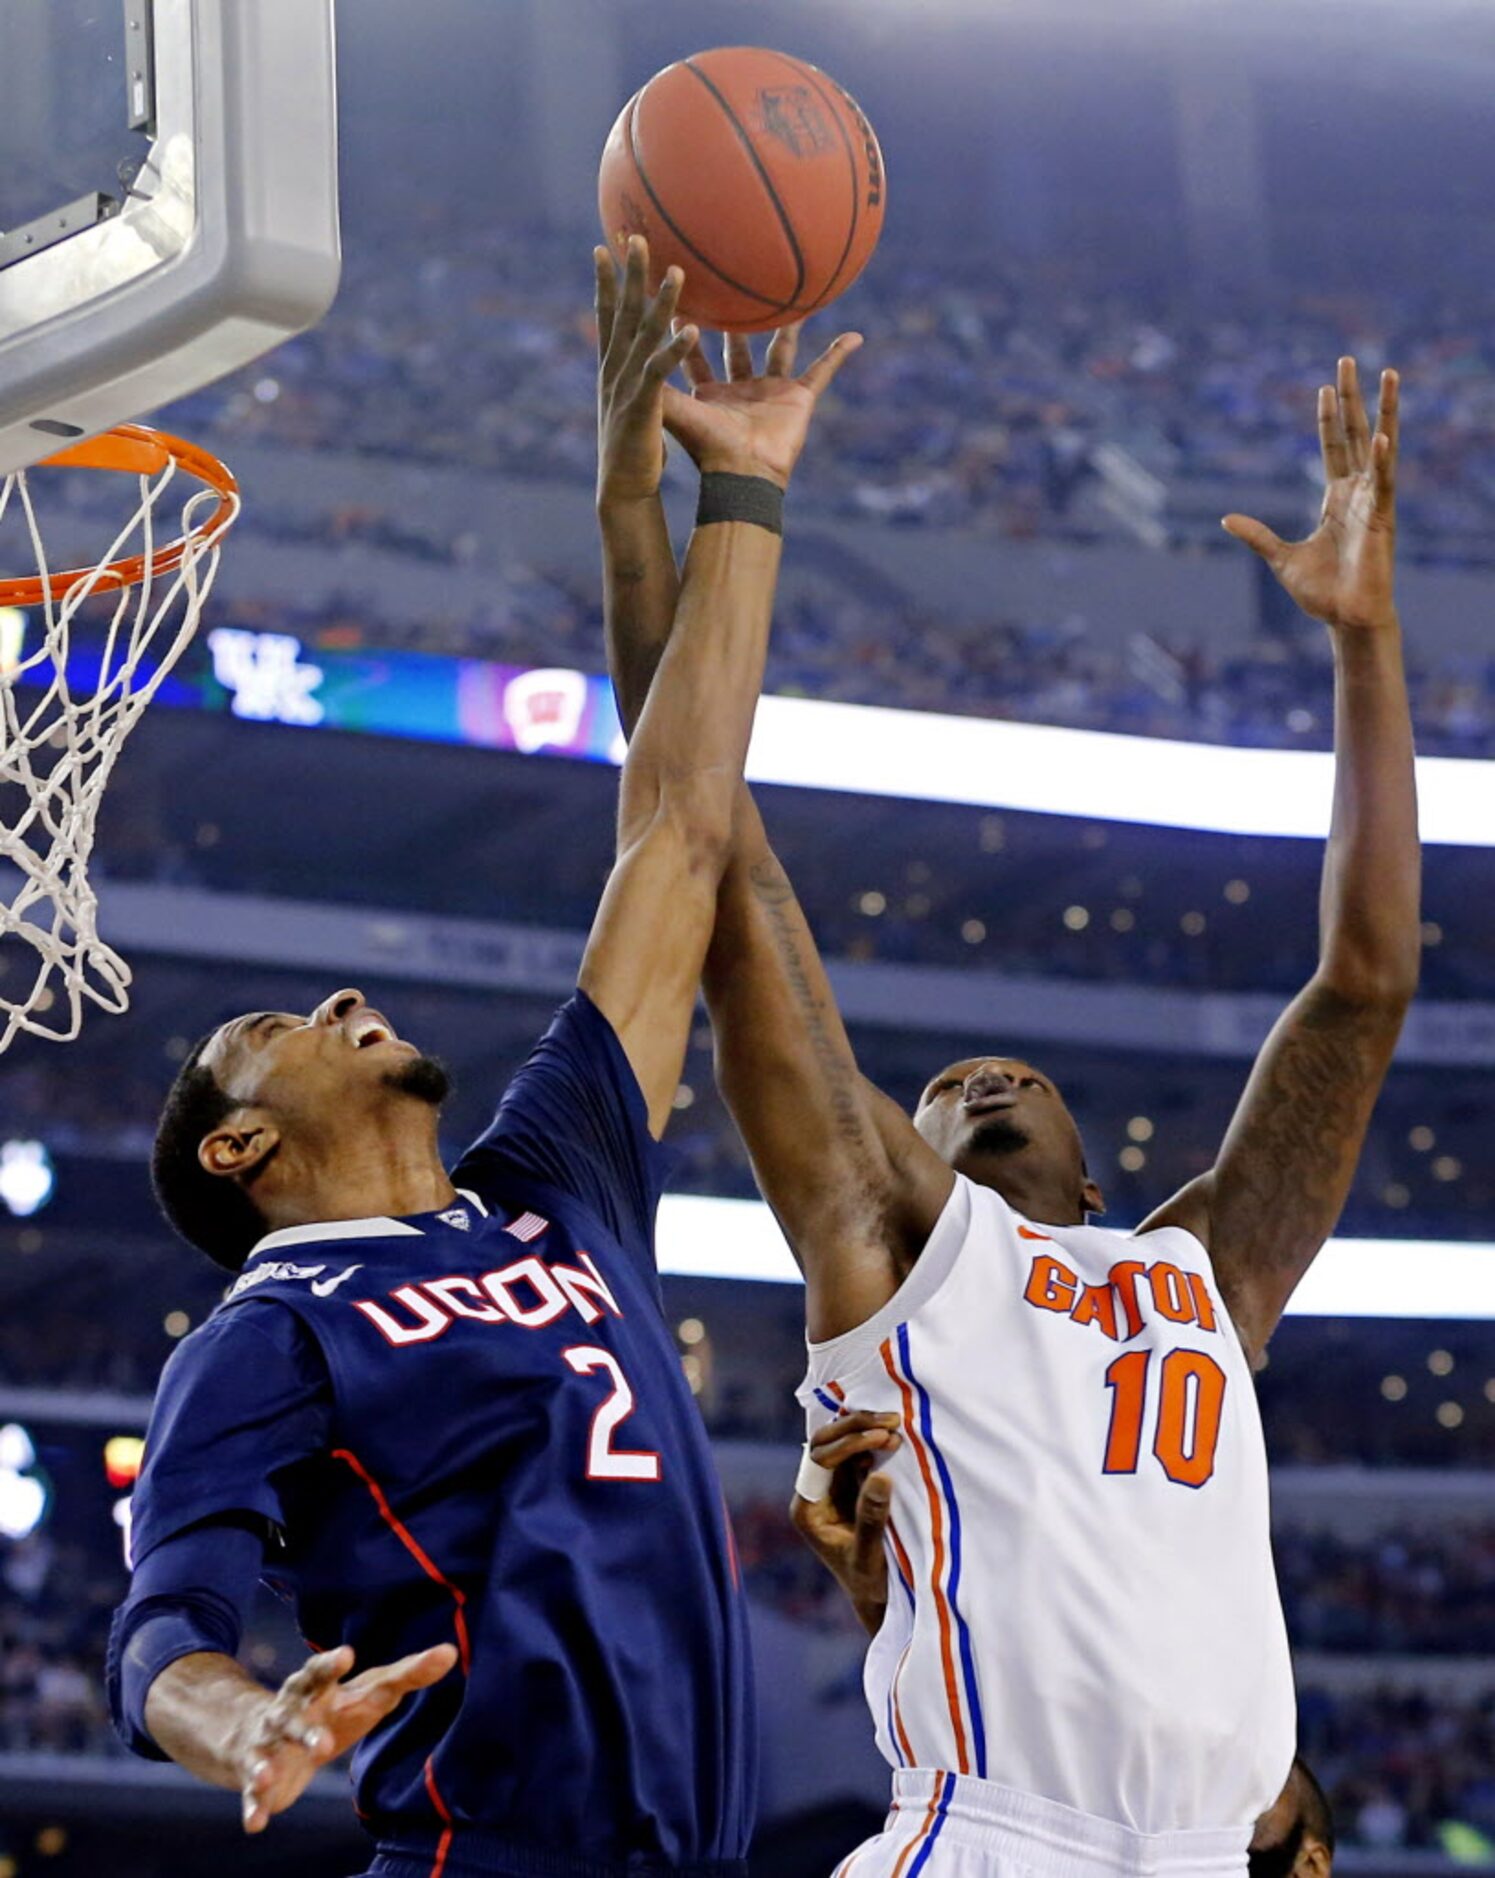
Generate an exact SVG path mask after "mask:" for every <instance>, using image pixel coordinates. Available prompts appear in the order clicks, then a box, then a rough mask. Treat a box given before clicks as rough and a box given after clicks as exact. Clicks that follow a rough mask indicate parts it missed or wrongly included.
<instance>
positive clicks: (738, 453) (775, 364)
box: [664, 324, 862, 489]
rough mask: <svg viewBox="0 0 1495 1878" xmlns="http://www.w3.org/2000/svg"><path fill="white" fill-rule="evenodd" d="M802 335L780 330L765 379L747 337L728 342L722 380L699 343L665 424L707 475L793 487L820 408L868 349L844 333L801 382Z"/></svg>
mask: <svg viewBox="0 0 1495 1878" xmlns="http://www.w3.org/2000/svg"><path fill="white" fill-rule="evenodd" d="M799 336H800V324H795V325H793V326H781V327H780V328H779V330H778V331H777V332H776V333H775V334H774V336H773V338H772V339H771V340H770V342H769V347H768V354H767V357H766V358H765V360H764V364H763V370H762V372H761V373H760V372H756V371H755V370H754V368H753V350H752V346H751V344H750V343H749V341H748V339H747V337H746V336H745V335H744V334H742V333H728V334H727V335H726V337H725V339H724V341H723V366H724V370H725V372H726V377H725V378H724V379H719V378H718V377H717V376H716V373H715V372H714V371H713V370H712V369H711V362H710V360H709V359H708V358H707V357H706V354H705V352H704V350H703V349H702V347H701V343H700V339H699V337H697V338H696V340H695V342H694V344H692V345H691V346H690V347H689V349H688V350H687V351H686V353H685V355H684V360H683V363H684V368H685V376H686V378H687V379H688V380H689V383H690V387H691V388H690V392H689V393H688V394H687V393H685V392H682V391H679V390H677V389H676V388H675V387H674V386H673V385H672V386H671V387H670V388H669V390H668V392H667V393H666V395H665V405H664V421H665V427H666V428H667V429H668V431H669V433H670V435H671V436H672V437H674V438H675V440H676V441H677V442H678V443H679V444H680V445H681V446H682V447H683V448H684V449H685V450H687V451H688V452H689V453H690V455H691V457H692V458H693V460H694V461H695V463H696V465H697V467H698V468H699V469H700V470H701V471H702V472H703V473H704V472H705V471H707V470H727V471H730V472H733V473H735V474H738V475H743V476H763V477H767V478H768V479H769V480H770V481H772V482H776V483H777V484H778V485H779V487H780V488H781V489H784V488H787V487H788V485H789V478H790V476H791V475H792V474H793V472H794V466H795V464H796V463H797V462H798V461H799V458H800V453H801V452H802V451H803V449H804V447H805V440H806V438H807V437H808V436H809V431H810V420H811V418H812V417H813V416H814V415H815V407H816V405H817V404H818V403H819V402H820V399H821V398H822V396H823V395H824V394H825V392H826V390H827V389H828V388H829V386H830V384H831V382H832V380H833V379H834V378H835V376H836V374H837V373H838V372H839V371H840V369H841V367H842V366H843V365H844V364H845V363H846V361H847V360H848V359H849V358H850V357H851V355H852V353H854V352H855V351H857V349H858V348H859V347H860V346H861V343H862V336H861V334H860V333H842V334H841V336H840V338H839V339H834V340H832V341H831V343H830V345H829V346H827V347H826V349H825V351H824V352H822V353H821V355H820V357H819V358H818V359H816V360H815V362H814V364H813V365H810V366H807V367H806V368H805V370H804V371H802V372H800V373H799V374H798V375H797V376H796V375H795V370H794V367H795V362H796V359H797V357H798V353H799Z"/></svg>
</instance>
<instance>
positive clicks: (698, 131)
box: [597, 46, 887, 332]
mask: <svg viewBox="0 0 1495 1878" xmlns="http://www.w3.org/2000/svg"><path fill="white" fill-rule="evenodd" d="M597 195H598V207H599V209H600V211H601V215H602V229H603V233H604V235H605V237H606V239H607V241H608V244H609V246H610V247H611V248H612V249H613V252H614V253H615V254H616V255H617V256H618V258H619V259H620V260H621V259H622V257H623V253H624V250H625V249H626V246H627V243H628V238H629V237H630V236H631V235H643V236H644V237H645V238H646V239H647V240H648V243H649V262H650V289H651V291H654V290H657V288H658V285H659V282H660V280H661V278H662V277H663V275H664V272H665V270H666V268H668V267H671V266H678V267H681V268H683V269H684V271H685V292H684V296H683V298H682V300H681V312H682V313H683V314H684V315H685V316H686V317H688V318H689V319H692V320H695V321H697V322H698V323H699V324H701V325H703V326H710V327H715V328H719V329H721V330H724V331H729V332H763V331H766V330H768V329H769V328H771V327H774V326H780V325H783V324H784V323H785V322H787V321H791V320H799V319H803V318H804V317H805V316H806V315H807V314H810V313H814V312H816V311H817V310H818V309H819V308H821V307H824V306H829V305H830V303H831V301H833V300H835V299H836V298H837V297H838V296H839V295H841V294H843V293H845V291H846V289H847V288H848V287H849V286H850V285H851V284H852V282H853V281H854V280H855V279H856V278H857V276H858V275H859V274H860V273H861V271H862V269H863V268H864V267H865V266H866V265H867V263H868V261H869V260H870V259H871V258H872V251H873V249H874V248H875V247H876V246H877V239H878V236H879V235H880V234H881V233H882V223H883V211H884V208H885V205H886V202H887V186H886V178H885V176H884V173H883V162H882V152H881V150H880V149H879V148H878V142H877V136H876V133H875V132H874V131H873V129H872V126H871V124H870V123H869V122H868V121H867V118H866V116H865V115H864V113H863V112H862V110H861V107H860V106H859V105H858V104H857V102H856V100H855V99H854V98H853V97H852V96H851V94H850V93H849V92H847V91H844V90H843V89H842V88H841V86H840V85H838V84H837V83H836V82H835V80H834V79H832V78H828V77H827V76H826V74H825V73H824V72H822V71H820V70H819V69H818V68H817V67H816V66H813V65H808V64H806V63H805V61H804V60H803V59H795V58H791V57H790V56H789V55H788V54H787V53H783V52H770V51H767V50H765V49H763V48H760V47H756V46H727V47H721V48H718V49H717V50H716V51H714V52H699V53H697V54H696V55H695V56H694V57H693V58H689V59H681V60H678V61H677V62H676V63H675V64H674V65H667V66H666V67H665V68H664V70H663V71H662V72H657V73H656V74H655V75H654V77H653V78H651V79H650V80H649V82H648V84H647V85H645V86H644V87H643V89H642V90H641V91H639V92H637V93H636V94H635V95H634V96H633V97H632V98H630V99H629V101H628V103H627V104H625V105H624V107H623V109H622V111H621V113H620V114H619V116H618V120H617V122H616V123H615V124H614V125H613V127H612V130H611V132H610V133H609V136H608V139H607V145H606V148H605V149H604V150H603V153H602V169H601V174H600V176H599V178H598V185H597Z"/></svg>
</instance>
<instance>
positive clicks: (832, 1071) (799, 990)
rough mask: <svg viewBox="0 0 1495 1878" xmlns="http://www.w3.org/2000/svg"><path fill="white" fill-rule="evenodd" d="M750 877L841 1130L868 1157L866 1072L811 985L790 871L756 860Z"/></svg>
mask: <svg viewBox="0 0 1495 1878" xmlns="http://www.w3.org/2000/svg"><path fill="white" fill-rule="evenodd" d="M749 878H750V879H751V881H752V886H753V896H754V898H755V899H756V900H757V901H758V904H759V905H760V906H761V907H762V908H763V910H764V912H765V913H766V915H767V917H768V922H769V925H770V927H771V929H772V931H773V940H774V947H775V950H776V951H777V952H778V955H779V961H780V963H781V964H782V966H783V968H784V976H785V978H786V980H787V982H788V985H789V988H790V991H791V992H792V993H793V997H794V1003H795V1006H796V1008H797V1009H798V1011H799V1014H800V1018H801V1020H802V1021H803V1024H804V1030H805V1036H806V1038H807V1039H808V1041H809V1045H810V1049H811V1051H812V1053H813V1055H814V1058H815V1061H816V1063H817V1065H818V1066H819V1068H820V1071H821V1074H822V1075H823V1077H824V1078H825V1084H826V1088H827V1090H828V1091H829V1095H830V1105H831V1113H832V1116H833V1117H834V1126H835V1132H836V1134H837V1136H838V1137H839V1138H840V1140H842V1141H843V1142H845V1143H846V1145H847V1146H848V1147H851V1148H854V1149H856V1150H858V1151H859V1152H861V1153H865V1152H866V1150H867V1131H866V1116H865V1112H864V1105H863V1102H862V1097H861V1081H862V1079H861V1072H860V1071H859V1070H858V1068H857V1066H856V1063H855V1061H854V1060H853V1058H852V1056H851V1053H850V1051H849V1050H848V1049H847V1048H846V1047H845V1044H844V1041H840V1040H838V1038H837V1037H836V1035H835V1034H834V1031H835V1030H839V1028H840V1026H839V1024H835V1025H833V1024H832V1022H831V1021H830V1020H829V1019H828V1018H827V1016H826V1008H825V1000H824V999H823V998H821V997H819V996H817V995H816V992H815V988H814V986H813V985H812V984H811V982H810V973H809V968H808V967H807V965H806V963H805V958H804V954H803V952H802V951H801V949H800V935H799V932H798V930H797V927H798V921H797V920H796V919H795V917H794V915H795V912H796V911H797V908H796V904H795V898H794V888H793V887H792V886H791V884H790V882H789V877H788V876H787V875H786V874H785V872H784V870H783V869H782V868H781V867H780V866H779V864H778V862H777V861H776V860H774V859H772V858H770V859H768V860H765V861H758V862H755V863H754V865H753V866H752V867H751V869H750V870H749Z"/></svg>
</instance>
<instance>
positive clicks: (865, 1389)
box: [800, 1176, 1296, 1846]
mask: <svg viewBox="0 0 1495 1878" xmlns="http://www.w3.org/2000/svg"><path fill="white" fill-rule="evenodd" d="M800 1399H801V1401H802V1402H803V1403H804V1404H805V1408H806V1413H807V1416H808V1418H809V1421H810V1426H811V1429H812V1431H813V1430H814V1429H815V1428H818V1427H820V1426H821V1425H823V1424H824V1423H825V1422H826V1421H828V1420H830V1419H832V1418H833V1417H834V1416H835V1415H836V1414H838V1413H840V1412H842V1411H843V1410H853V1409H866V1410H873V1411H878V1412H887V1411H896V1412H897V1413H898V1414H900V1415H901V1416H902V1422H903V1446H902V1447H901V1448H900V1449H899V1451H898V1453H897V1454H896V1455H894V1456H893V1457H892V1458H891V1460H889V1461H888V1462H886V1463H885V1465H886V1467H887V1469H888V1472H889V1474H890V1475H891V1477H892V1480H893V1505H892V1517H891V1520H890V1524H889V1542H888V1550H889V1587H890V1592H889V1600H888V1614H887V1617H886V1619H885V1621H884V1623H883V1626H882V1628H881V1630H880V1631H879V1633H878V1635H877V1636H876V1638H875V1639H874V1640H873V1642H872V1645H871V1648H870V1649H869V1651H868V1655H867V1664H866V1673H865V1685H866V1691H867V1698H868V1701H869V1703H870V1705H871V1708H872V1715H873V1719H874V1722H875V1723H876V1727H877V1739H878V1745H879V1747H880V1748H881V1749H882V1752H883V1754H884V1755H885V1756H886V1757H887V1759H888V1760H889V1761H890V1762H891V1763H892V1765H893V1766H894V1767H895V1768H904V1767H919V1768H936V1769H943V1770H948V1771H949V1772H950V1773H952V1774H972V1775H975V1776H977V1777H978V1778H979V1779H981V1780H985V1781H990V1782H992V1783H994V1784H995V1785H997V1786H999V1787H1002V1788H1005V1789H1008V1790H1011V1791H1014V1792H1017V1793H1020V1794H1024V1793H1025V1794H1032V1795H1035V1796H1038V1797H1040V1798H1042V1799H1044V1800H1048V1801H1053V1802H1056V1803H1058V1804H1059V1805H1061V1806H1067V1807H1070V1808H1073V1809H1075V1810H1076V1811H1078V1812H1079V1813H1082V1814H1087V1815H1090V1816H1092V1817H1093V1818H1096V1819H1101V1820H1109V1821H1113V1822H1115V1823H1117V1824H1118V1825H1121V1826H1124V1827H1127V1828H1130V1829H1131V1830H1132V1831H1134V1832H1138V1833H1146V1834H1152V1833H1177V1832H1189V1831H1194V1830H1204V1829H1210V1828H1225V1827H1240V1828H1242V1829H1243V1832H1245V1833H1249V1829H1250V1826H1251V1824H1252V1822H1254V1821H1255V1819H1256V1818H1257V1816H1258V1815H1259V1814H1261V1813H1263V1812H1265V1811H1266V1809H1267V1808H1268V1807H1269V1806H1270V1805H1271V1804H1272V1802H1273V1801H1274V1800H1276V1798H1277V1797H1278V1795H1279V1793H1280V1792H1281V1790H1282V1786H1283V1783H1284V1782H1285V1780H1286V1779H1287V1775H1288V1770H1289V1767H1290V1764H1291V1762H1292V1757H1293V1751H1294V1746H1295V1738H1296V1720H1295V1714H1294V1696H1293V1681H1292V1666H1291V1662H1290V1659H1289V1656H1288V1646H1287V1633H1286V1628H1285V1625H1284V1623H1283V1617H1282V1608H1281V1604H1280V1602H1279V1599H1278V1595H1277V1583H1276V1574H1275V1571H1274V1569H1273V1563H1272V1553H1271V1541H1270V1533H1269V1509H1268V1497H1267V1463H1266V1448H1265V1443H1264V1441H1263V1438H1262V1431H1261V1420H1260V1416H1259V1414H1258V1411H1257V1405H1256V1393H1255V1389H1254V1387H1253V1384H1252V1378H1251V1372H1250V1367H1249V1365H1248V1363H1247V1361H1246V1357H1245V1353H1244V1351H1243V1350H1242V1347H1241V1344H1240V1342H1239V1340H1238V1338H1237V1336H1236V1332H1235V1329H1234V1327H1233V1325H1232V1324H1231V1321H1230V1319H1229V1317H1228V1315H1227V1313H1226V1309H1225V1305H1224V1302H1223V1300H1222V1298H1221V1296H1220V1292H1219V1290H1218V1288H1217V1286H1216V1284H1215V1280H1214V1275H1213V1271H1212V1269H1211V1266H1210V1261H1209V1256H1208V1254H1207V1253H1206V1251H1205V1249H1204V1247H1203V1246H1202V1245H1201V1244H1200V1243H1199V1241H1198V1240H1197V1239H1196V1238H1195V1237H1194V1236H1193V1234H1191V1233H1188V1232H1185V1231H1183V1230H1182V1229H1181V1228H1177V1227H1165V1228H1161V1229H1159V1230H1157V1231H1154V1232H1149V1233H1142V1234H1128V1233H1121V1232H1110V1231H1106V1230H1104V1229H1102V1228H1100V1227H1096V1226H1038V1225H1033V1224H1031V1223H1030V1222H1029V1221H1027V1220H1025V1219H1022V1218H1021V1217H1020V1216H1019V1215H1018V1214H1016V1213H1015V1212H1014V1211H1013V1210H1012V1208H1011V1207H1009V1206H1008V1205H1007V1204H1006V1202H1005V1201H1004V1200H1003V1199H1002V1198H1001V1197H1000V1195H998V1194H996V1193H994V1192H992V1191H991V1190H990V1189H988V1188H985V1187H979V1186H976V1185H975V1184H974V1183H973V1182H971V1181H969V1180H967V1179H965V1178H964V1177H963V1176H957V1178H956V1182H955V1188H954V1191H953V1192H952V1194H951V1196H950V1200H949V1203H948V1204H947V1206H946V1207H945V1209H944V1212H943V1213H942V1214H941V1216H940V1219H939V1222H938V1223H937V1225H936V1226H935V1229H934V1232H933V1233H932V1234H931V1236H930V1239H929V1243H928V1245H927V1247H926V1248H925V1251H924V1254H923V1256H922V1257H921V1258H920V1260H919V1262H918V1264H917V1265H916V1266H915V1267H914V1269H913V1271H912V1273H911V1274H910V1275H909V1277H908V1278H907V1279H906V1280H905V1282H904V1284H903V1285H902V1286H901V1287H900V1289H899V1291H898V1292H897V1294H896V1296H894V1297H893V1298H892V1299H891V1300H890V1302H889V1303H888V1304H887V1305H886V1306H885V1307H884V1308H883V1309H882V1310H881V1311H879V1312H878V1313H877V1315H876V1316H875V1317H873V1318H872V1319H871V1320H870V1321H869V1322H867V1323H865V1324H863V1325H861V1326H859V1327H858V1328H857V1329H856V1330H852V1331H848V1332H847V1333H846V1335H844V1336H841V1337H836V1338H834V1339H833V1340H832V1341H830V1342H828V1343H820V1344H812V1345H811V1346H810V1372H809V1375H808V1377H807V1379H806V1381H805V1383H804V1385H803V1387H802V1388H801V1390H800ZM1241 1843H1242V1845H1243V1846H1244V1843H1245V1839H1244V1837H1243V1838H1242V1841H1241Z"/></svg>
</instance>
